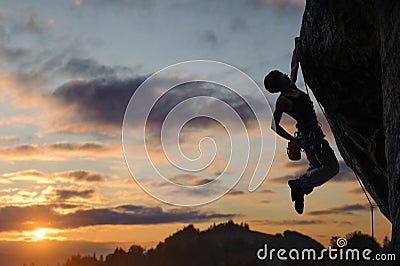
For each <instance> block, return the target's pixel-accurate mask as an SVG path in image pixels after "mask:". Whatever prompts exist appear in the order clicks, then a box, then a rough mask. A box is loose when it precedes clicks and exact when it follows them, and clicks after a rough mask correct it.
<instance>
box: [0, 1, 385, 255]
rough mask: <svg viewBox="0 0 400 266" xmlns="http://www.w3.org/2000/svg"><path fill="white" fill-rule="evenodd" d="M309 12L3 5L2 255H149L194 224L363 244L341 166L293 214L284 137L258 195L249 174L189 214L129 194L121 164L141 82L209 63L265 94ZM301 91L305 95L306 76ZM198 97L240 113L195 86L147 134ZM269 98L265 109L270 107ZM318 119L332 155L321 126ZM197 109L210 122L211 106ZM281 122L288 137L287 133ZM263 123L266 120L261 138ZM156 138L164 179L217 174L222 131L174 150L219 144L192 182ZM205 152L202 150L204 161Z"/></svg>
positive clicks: (292, 5)
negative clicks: (56, 249)
mask: <svg viewBox="0 0 400 266" xmlns="http://www.w3.org/2000/svg"><path fill="white" fill-rule="evenodd" d="M304 4H305V1H304V0H243V1H240V0H234V1H232V0H221V1H211V0H206V1H194V0H193V1H192V0H190V1H187V0H168V1H162V0H132V1H129V0H116V1H107V0H74V1H71V0H70V1H50V0H48V1H46V0H41V1H2V2H1V4H0V87H1V91H2V93H1V94H0V101H1V105H0V172H1V173H0V175H1V177H0V186H1V189H0V204H1V205H0V240H1V243H0V252H2V251H3V250H2V249H5V248H6V247H7V248H8V249H10V247H18V245H25V244H26V243H27V242H30V241H44V240H49V239H52V240H58V241H60V242H62V243H65V244H66V245H67V244H69V243H70V245H71V246H72V245H75V244H73V243H77V241H78V242H79V243H80V246H84V245H86V246H87V247H88V250H104V249H106V248H111V249H113V248H114V247H115V246H116V245H120V246H123V247H126V246H129V245H130V244H133V243H136V244H140V245H143V246H145V247H152V246H155V245H156V244H157V243H158V242H159V241H161V240H163V239H164V238H165V237H167V236H168V235H170V234H171V233H173V232H175V231H176V230H177V229H180V228H182V227H183V226H184V225H187V224H189V223H193V224H194V225H195V226H196V227H199V228H202V229H204V228H207V227H208V226H209V225H210V224H212V223H214V222H215V223H218V222H225V221H227V220H229V219H233V220H234V221H235V222H247V223H248V224H249V225H250V228H251V229H253V230H257V231H261V232H265V233H271V234H275V233H282V232H283V231H284V230H286V229H290V230H296V231H298V232H300V233H303V234H307V235H309V236H311V237H313V238H314V239H316V240H317V241H320V242H321V243H322V244H324V245H327V244H328V243H329V240H330V237H331V236H344V235H346V234H347V233H350V232H353V231H356V230H361V231H363V232H365V233H370V226H371V224H370V209H369V205H368V203H367V201H366V199H365V197H364V195H363V193H362V190H361V188H360V187H359V185H358V183H357V181H356V179H355V177H354V174H352V172H351V171H350V169H349V168H347V167H346V166H345V164H344V162H343V161H342V160H341V158H340V160H341V172H340V173H339V175H338V176H336V177H335V178H333V179H332V180H331V181H329V182H328V183H327V184H325V185H324V186H323V187H320V188H317V189H315V191H314V192H313V193H312V194H311V195H310V196H307V197H306V207H305V213H304V214H303V215H301V216H299V215H297V214H296V212H295V211H294V209H293V207H292V202H291V201H290V192H289V189H288V186H287V180H288V179H289V178H290V177H294V176H298V175H300V174H301V173H303V172H304V171H305V169H306V168H307V162H306V160H305V155H304V154H303V155H302V156H303V160H302V161H300V162H297V163H293V162H290V161H288V159H287V157H286V142H285V141H284V140H282V139H279V138H278V139H277V143H276V145H277V150H276V154H275V158H274V162H273V166H272V168H271V169H270V172H269V174H268V176H267V178H266V180H265V181H264V182H263V183H262V185H261V186H260V187H259V188H258V189H257V190H256V191H254V192H249V191H248V189H247V188H248V184H249V178H250V175H249V174H248V172H246V174H245V175H244V177H243V178H242V179H241V181H240V182H239V184H238V185H237V186H236V187H235V188H234V189H233V190H231V192H230V193H228V194H226V195H225V196H223V197H222V198H220V199H218V200H216V201H213V202H211V203H209V204H205V205H202V206H197V207H179V206H174V205H170V204H165V203H163V202H160V201H158V200H156V199H154V198H153V197H151V196H150V195H148V194H147V193H146V192H144V191H143V190H142V189H141V188H140V187H139V185H138V184H137V183H136V182H135V181H134V179H133V178H132V176H131V174H130V172H129V169H128V167H127V164H126V162H125V159H124V154H123V148H122V144H121V134H122V118H123V114H124V112H125V108H126V105H127V103H128V101H129V98H130V95H131V94H132V93H133V92H134V91H135V90H136V89H137V87H138V86H139V85H140V84H141V83H142V82H143V81H144V80H145V79H146V78H147V77H149V76H150V75H151V74H153V73H155V72H157V71H159V70H161V69H163V68H165V67H167V66H169V65H171V64H176V63H179V62H182V61H186V60H197V59H202V60H215V61H221V62H224V63H226V64H230V65H232V66H234V67H236V68H238V69H240V70H241V71H243V72H244V73H246V74H247V75H249V77H250V78H252V79H253V80H254V81H255V82H256V83H257V84H258V85H259V86H262V81H263V78H264V75H265V74H266V72H268V71H269V70H272V69H281V70H282V71H285V72H288V71H289V64H290V58H291V52H292V50H293V44H294V43H293V38H294V37H295V36H298V34H299V30H300V24H301V17H302V13H303V9H304ZM298 86H299V88H301V89H304V83H303V81H302V78H301V77H300V76H299V81H298ZM192 90H203V92H204V94H205V95H211V96H218V95H219V97H221V98H222V99H224V100H226V101H227V102H229V103H232V104H236V105H235V106H237V108H238V109H239V113H240V112H242V113H241V114H242V115H243V114H247V113H246V111H243V110H242V109H240V108H242V107H243V106H242V105H241V102H240V101H239V100H238V99H236V98H234V97H231V96H230V95H229V94H227V92H221V90H223V88H219V87H218V86H215V85H210V84H208V85H207V84H192V86H190V85H187V86H183V87H182V88H178V89H177V90H175V91H173V92H172V93H171V95H170V99H169V100H168V99H167V100H165V101H160V102H159V106H158V107H157V108H158V109H157V110H158V112H157V113H156V114H154V117H153V119H154V121H156V122H161V121H158V120H159V118H160V117H162V116H161V115H160V116H158V114H159V113H163V112H168V111H169V109H171V104H172V103H174V102H175V104H176V103H178V102H179V101H180V98H179V97H186V98H187V97H191V96H192V95H195V94H196V92H193V91H192ZM266 96H267V98H268V100H269V102H270V103H271V104H272V106H271V108H273V103H274V100H275V99H276V98H275V96H271V95H266ZM314 100H315V99H314ZM171 102H172V103H171ZM314 106H315V108H316V109H317V111H318V113H319V118H320V122H321V123H322V125H323V130H324V131H325V133H326V135H327V138H328V140H329V141H330V143H331V145H332V146H333V148H334V150H335V152H336V155H339V153H338V151H337V148H336V145H335V143H334V140H333V137H332V134H331V133H330V130H329V126H328V124H327V123H326V121H325V119H324V118H323V115H321V113H320V110H319V109H318V108H317V104H316V103H314ZM168 108H169V109H168ZM193 108H194V107H193ZM201 108H202V109H208V110H213V109H212V106H211V105H205V106H202V107H201ZM243 108H244V107H243ZM253 119H254V117H252V116H249V117H246V116H245V115H244V120H245V122H246V123H249V124H246V125H248V134H249V136H250V138H252V137H254V136H255V135H254V134H253V131H252V126H251V122H252V120H253ZM284 122H285V125H286V128H288V129H289V130H290V131H291V132H293V131H294V129H295V128H294V122H293V120H290V119H288V118H285V120H284ZM270 123H271V121H265V124H266V125H267V128H268V129H269V127H270ZM150 127H151V126H150ZM157 128H158V127H157V126H154V127H151V128H150V130H149V131H150V134H152V135H151V140H150V141H149V149H150V152H149V154H150V155H151V157H152V158H153V159H154V160H155V163H156V164H159V165H160V167H161V168H162V169H164V170H165V172H166V173H167V175H168V178H170V179H171V180H175V181H176V182H178V183H182V184H188V185H195V184H203V183H204V182H208V181H211V180H213V179H215V178H216V177H217V176H218V174H219V173H220V172H221V171H223V170H224V165H225V164H226V160H227V159H226V158H227V154H228V153H229V145H228V144H227V135H226V131H225V130H224V128H223V127H221V125H220V124H218V123H216V122H212V121H211V122H210V121H204V120H201V119H200V120H198V121H193V124H188V125H187V126H185V127H184V128H183V131H182V135H181V136H180V137H182V139H185V141H184V143H183V145H182V147H183V151H184V152H187V154H188V156H189V157H190V156H195V155H196V154H197V153H198V152H199V151H198V142H199V140H200V139H201V138H202V137H205V136H212V137H214V138H215V140H216V143H217V144H220V148H219V150H218V152H219V153H218V154H217V157H216V158H217V160H216V161H215V164H213V165H211V166H210V167H209V168H208V169H206V170H205V171H202V172H200V173H195V174H193V173H184V172H182V173H179V172H176V171H175V170H174V171H172V170H171V171H170V170H169V168H168V169H167V166H166V164H167V162H168V161H167V160H165V158H164V157H163V153H162V147H161V145H160V142H159V139H157V137H159V134H158V133H157V132H155V131H156V130H157ZM153 133H154V134H153ZM268 134H272V132H269V133H268ZM254 141H255V142H256V143H257V141H258V140H257V139H255V140H254ZM209 150H210V148H207V147H206V149H205V152H207V151H209ZM272 152H273V150H268V153H272ZM142 156H144V154H137V162H136V164H135V163H134V164H135V169H140V175H141V176H143V177H148V178H151V174H150V172H149V171H148V170H149V169H147V168H143V169H141V168H140V166H141V157H142ZM135 158H136V157H135ZM134 160H135V159H134ZM252 164H254V162H251V163H250V165H249V169H248V171H250V172H251V169H253V168H252V167H254V165H252ZM237 171H239V170H237ZM147 175H148V176H147ZM232 175H235V173H232ZM179 196H180V195H179V194H177V195H176V197H179ZM206 196H207V195H205V194H201V193H200V194H197V195H195V197H198V198H199V199H201V197H206ZM375 214H376V215H375V216H376V217H375V226H376V229H375V236H376V238H377V240H378V241H379V242H382V239H383V238H384V236H386V235H388V236H389V235H390V225H389V223H388V222H387V220H386V219H385V218H384V217H383V216H382V215H381V214H380V213H379V211H378V210H375ZM10 241H11V242H10ZM7 243H13V244H12V245H8V246H7Z"/></svg>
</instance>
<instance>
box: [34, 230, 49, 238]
mask: <svg viewBox="0 0 400 266" xmlns="http://www.w3.org/2000/svg"><path fill="white" fill-rule="evenodd" d="M46 231H47V229H46V228H39V229H37V230H35V231H34V232H33V234H34V235H35V238H37V239H43V238H45V237H46Z"/></svg>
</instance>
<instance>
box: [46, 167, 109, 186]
mask: <svg viewBox="0 0 400 266" xmlns="http://www.w3.org/2000/svg"><path fill="white" fill-rule="evenodd" d="M53 176H56V177H61V178H65V179H69V180H71V181H75V182H78V183H81V182H84V183H101V182H104V181H105V180H106V176H105V175H104V174H103V173H98V172H92V171H85V170H77V171H67V172H60V173H55V174H53Z"/></svg>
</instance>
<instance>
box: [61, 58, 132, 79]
mask: <svg viewBox="0 0 400 266" xmlns="http://www.w3.org/2000/svg"><path fill="white" fill-rule="evenodd" d="M62 70H63V71H64V72H66V73H68V74H69V75H71V76H73V77H75V78H76V77H82V78H93V77H103V76H106V77H112V76H117V75H128V74H131V69H130V68H128V67H123V66H115V67H111V66H106V65H102V64H99V63H98V62H97V61H96V60H94V59H92V58H78V57H73V58H70V59H69V60H68V61H67V62H66V63H65V64H64V66H63V68H62Z"/></svg>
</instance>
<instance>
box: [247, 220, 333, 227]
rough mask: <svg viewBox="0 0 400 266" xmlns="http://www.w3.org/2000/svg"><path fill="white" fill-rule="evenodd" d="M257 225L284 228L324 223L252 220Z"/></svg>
mask: <svg viewBox="0 0 400 266" xmlns="http://www.w3.org/2000/svg"><path fill="white" fill-rule="evenodd" d="M252 222H254V223H257V224H263V225H284V226H293V225H316V224H325V223H326V222H325V221H322V220H269V219H265V220H254V221H252Z"/></svg>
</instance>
